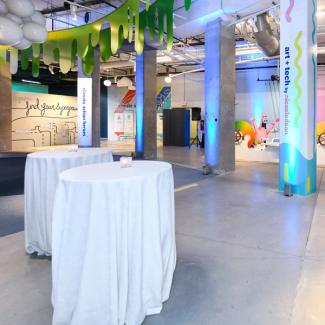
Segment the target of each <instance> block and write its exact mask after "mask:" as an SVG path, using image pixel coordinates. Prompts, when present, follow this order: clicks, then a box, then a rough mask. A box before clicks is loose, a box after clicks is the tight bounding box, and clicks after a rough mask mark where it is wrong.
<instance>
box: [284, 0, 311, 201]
mask: <svg viewBox="0 0 325 325" xmlns="http://www.w3.org/2000/svg"><path fill="white" fill-rule="evenodd" d="M316 1H317V0H308V1H307V0H299V1H297V0H296V1H295V0H281V106H280V107H281V109H280V111H281V116H280V123H281V137H280V138H281V145H280V188H281V189H283V188H284V186H285V185H286V184H288V185H291V187H292V191H293V193H297V194H302V195H306V194H309V193H312V192H314V191H315V190H316V149H315V136H316V130H315V128H316V118H315V116H316V83H317V80H316V72H317V57H316V51H315V50H316V47H317V18H316V13H317V4H316Z"/></svg>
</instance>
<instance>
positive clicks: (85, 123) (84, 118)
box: [78, 78, 92, 147]
mask: <svg viewBox="0 0 325 325" xmlns="http://www.w3.org/2000/svg"><path fill="white" fill-rule="evenodd" d="M78 127H79V146H81V147H90V146H91V145H92V79H91V78H78Z"/></svg>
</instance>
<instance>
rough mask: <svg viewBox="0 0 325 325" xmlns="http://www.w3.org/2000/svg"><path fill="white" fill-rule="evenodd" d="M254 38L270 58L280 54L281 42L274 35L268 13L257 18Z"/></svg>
mask: <svg viewBox="0 0 325 325" xmlns="http://www.w3.org/2000/svg"><path fill="white" fill-rule="evenodd" d="M255 27H256V30H257V31H254V37H255V40H256V43H257V45H258V46H259V47H260V48H261V50H262V51H263V52H264V53H265V55H267V56H269V57H273V56H277V55H279V54H280V40H279V38H278V37H277V36H276V35H275V34H274V32H273V30H272V27H271V24H270V21H269V15H268V13H263V14H261V15H258V16H257V17H256V21H255Z"/></svg>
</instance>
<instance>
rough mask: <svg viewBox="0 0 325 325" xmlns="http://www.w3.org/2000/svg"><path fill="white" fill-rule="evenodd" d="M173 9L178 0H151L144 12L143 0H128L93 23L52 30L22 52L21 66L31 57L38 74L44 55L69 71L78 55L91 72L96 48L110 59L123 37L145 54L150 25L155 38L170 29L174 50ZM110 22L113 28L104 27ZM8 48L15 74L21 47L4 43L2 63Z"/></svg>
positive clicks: (186, 1) (188, 3)
mask: <svg viewBox="0 0 325 325" xmlns="http://www.w3.org/2000/svg"><path fill="white" fill-rule="evenodd" d="M184 4H185V8H186V9H187V10H188V9H189V8H190V6H191V0H184ZM173 9H174V0H156V1H155V2H154V3H153V4H150V0H147V1H146V10H143V11H142V12H140V0H127V1H125V2H124V3H123V4H122V5H121V6H120V7H119V8H117V9H116V10H115V11H114V12H112V13H110V14H108V15H106V16H104V17H103V18H101V19H99V20H97V21H95V22H93V23H91V24H87V25H83V26H80V27H75V28H70V29H65V30H60V31H53V32H50V33H49V35H48V40H47V41H46V42H45V43H43V44H39V43H33V45H32V47H30V48H28V49H25V50H22V51H20V52H21V67H22V69H23V70H26V69H27V68H28V66H29V62H30V59H31V60H32V73H33V76H34V77H37V76H38V75H39V67H40V58H41V57H42V58H43V61H44V63H45V64H47V65H50V64H51V63H53V62H54V61H58V62H59V65H60V69H61V71H62V72H63V73H67V72H68V71H69V70H70V69H71V68H72V67H74V66H75V64H76V57H77V56H78V57H79V58H80V59H81V60H82V68H83V71H84V73H85V74H87V75H90V74H91V73H92V72H93V69H94V50H95V47H97V46H99V50H100V55H101V58H102V60H103V61H107V60H108V59H109V58H110V57H111V55H112V54H115V53H116V52H117V51H118V49H119V48H121V46H122V44H123V40H124V39H128V40H129V42H132V41H134V44H135V51H136V52H137V53H138V54H141V53H142V52H143V48H144V35H145V29H146V28H147V27H148V29H149V34H150V36H151V37H152V38H154V36H155V35H156V33H158V35H159V40H160V42H161V43H163V41H164V38H165V31H166V42H167V49H169V50H170V49H171V48H172V46H173V21H174V17H173ZM106 23H108V25H109V26H110V27H109V28H106V29H102V26H103V25H104V24H106ZM165 24H166V26H165ZM8 50H9V53H10V54H9V59H10V66H11V73H13V74H15V73H16V72H17V68H18V58H19V55H18V49H16V48H13V47H8V46H2V47H1V46H0V64H1V63H3V62H5V60H6V56H7V51H8Z"/></svg>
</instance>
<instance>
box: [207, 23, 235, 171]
mask: <svg viewBox="0 0 325 325" xmlns="http://www.w3.org/2000/svg"><path fill="white" fill-rule="evenodd" d="M234 32H235V31H234V27H227V26H225V25H223V23H222V20H221V19H218V20H215V21H213V22H211V23H209V24H208V25H207V29H206V32H205V55H206V57H205V160H206V168H207V170H208V171H210V172H216V173H218V174H219V173H225V172H229V171H233V170H235V139H234V134H235V91H236V84H235V40H234Z"/></svg>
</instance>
